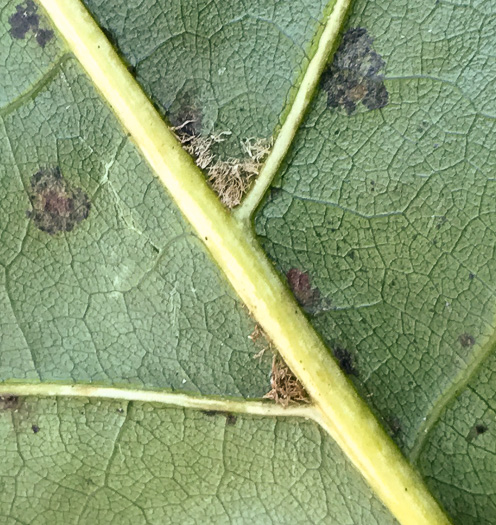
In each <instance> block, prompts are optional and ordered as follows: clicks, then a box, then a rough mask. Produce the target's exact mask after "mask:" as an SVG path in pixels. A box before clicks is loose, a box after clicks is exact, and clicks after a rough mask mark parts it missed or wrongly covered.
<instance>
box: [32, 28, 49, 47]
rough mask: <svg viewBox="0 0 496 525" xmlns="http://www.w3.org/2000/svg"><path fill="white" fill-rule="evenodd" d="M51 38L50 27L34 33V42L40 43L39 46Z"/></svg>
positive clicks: (45, 43) (44, 44) (42, 45)
mask: <svg viewBox="0 0 496 525" xmlns="http://www.w3.org/2000/svg"><path fill="white" fill-rule="evenodd" d="M52 38H53V31H52V30H51V29H40V30H39V31H38V32H37V33H36V42H38V44H39V45H40V47H43V48H44V47H45V46H46V45H47V44H48V42H50V40H51V39H52Z"/></svg>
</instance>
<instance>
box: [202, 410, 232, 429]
mask: <svg viewBox="0 0 496 525" xmlns="http://www.w3.org/2000/svg"><path fill="white" fill-rule="evenodd" d="M202 413H203V414H205V415H206V416H209V417H212V416H224V417H225V418H226V425H229V426H233V425H235V424H236V421H237V420H238V418H237V417H236V416H235V415H234V414H231V413H229V412H223V411H222V410H202Z"/></svg>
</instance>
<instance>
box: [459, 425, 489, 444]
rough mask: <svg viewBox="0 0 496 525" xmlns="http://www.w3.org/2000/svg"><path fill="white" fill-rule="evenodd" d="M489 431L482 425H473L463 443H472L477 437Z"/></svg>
mask: <svg viewBox="0 0 496 525" xmlns="http://www.w3.org/2000/svg"><path fill="white" fill-rule="evenodd" d="M488 430H489V429H488V428H487V426H486V425H484V424H483V423H477V424H475V425H474V426H473V427H472V428H471V429H470V431H469V433H468V434H467V437H466V438H465V441H467V442H468V443H470V442H472V441H473V440H474V439H477V437H478V436H480V435H482V434H485V433H486V432H487V431H488Z"/></svg>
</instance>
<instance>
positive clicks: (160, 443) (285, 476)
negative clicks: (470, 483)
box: [0, 397, 393, 525]
mask: <svg viewBox="0 0 496 525" xmlns="http://www.w3.org/2000/svg"><path fill="white" fill-rule="evenodd" d="M0 418H1V421H2V425H1V427H0V428H1V429H2V430H1V432H2V440H1V445H0V450H1V451H2V454H1V457H2V458H4V459H2V470H4V471H5V470H6V469H8V470H9V472H10V474H11V476H12V477H10V478H8V479H5V480H4V481H3V482H2V500H1V502H0V509H1V510H0V513H1V515H2V516H4V517H3V518H2V520H3V523H9V525H10V523H17V522H21V523H29V522H31V521H33V520H36V521H37V523H40V524H45V523H46V524H49V523H72V522H78V523H81V524H88V525H89V524H93V523H102V524H103V523H122V524H128V523H129V524H131V523H132V524H136V523H160V524H167V523H171V524H173V523H188V524H189V523H191V524H193V523H226V524H227V523H262V524H265V523H267V524H268V523H302V524H303V523H320V522H323V523H326V522H334V520H336V519H338V520H339V523H342V524H343V525H353V524H354V523H356V517H357V516H361V515H363V516H366V523H369V524H371V525H372V524H378V525H379V524H380V525H383V524H386V525H387V524H392V523H393V521H392V519H391V518H390V516H389V515H388V513H387V511H386V510H385V509H384V507H383V506H382V505H381V504H380V503H379V502H378V501H377V500H375V499H373V498H372V499H370V494H369V489H368V487H367V486H366V485H365V484H364V482H363V480H362V479H361V477H360V475H359V473H358V472H357V471H356V470H355V469H354V468H352V467H351V466H350V464H349V462H348V461H347V459H346V458H345V457H344V456H343V454H342V453H341V451H340V450H339V448H338V447H337V446H336V445H335V444H334V443H333V442H332V441H331V440H330V439H329V437H328V436H327V435H325V433H324V432H323V431H321V430H320V429H319V428H318V427H317V426H316V425H315V424H312V423H301V422H298V421H293V420H291V419H289V420H288V419H283V420H277V419H273V420H267V419H261V418H254V417H235V416H229V417H227V418H226V416H224V415H215V414H214V415H212V414H209V413H204V412H200V411H196V410H195V411H192V410H185V409H174V408H164V407H163V406H160V405H153V404H150V403H146V404H142V403H125V402H121V401H100V400H88V399H84V398H83V399H78V400H75V399H57V398H39V399H34V398H30V397H28V398H23V399H22V400H19V401H18V402H16V404H15V406H12V407H11V408H10V409H9V410H7V411H4V412H3V413H2V414H0ZM6 458H8V460H7V459H6ZM7 516H8V518H7ZM7 519H10V522H9V521H7ZM4 520H5V521H4ZM16 520H18V521H16Z"/></svg>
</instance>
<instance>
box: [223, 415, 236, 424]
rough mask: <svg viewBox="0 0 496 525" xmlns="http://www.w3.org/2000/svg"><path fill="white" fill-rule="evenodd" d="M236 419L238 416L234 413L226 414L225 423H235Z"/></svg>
mask: <svg viewBox="0 0 496 525" xmlns="http://www.w3.org/2000/svg"><path fill="white" fill-rule="evenodd" d="M237 420H238V418H237V417H236V416H235V415H234V414H228V415H227V416H226V424H227V425H229V426H233V425H235V424H236V421H237Z"/></svg>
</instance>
